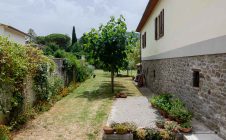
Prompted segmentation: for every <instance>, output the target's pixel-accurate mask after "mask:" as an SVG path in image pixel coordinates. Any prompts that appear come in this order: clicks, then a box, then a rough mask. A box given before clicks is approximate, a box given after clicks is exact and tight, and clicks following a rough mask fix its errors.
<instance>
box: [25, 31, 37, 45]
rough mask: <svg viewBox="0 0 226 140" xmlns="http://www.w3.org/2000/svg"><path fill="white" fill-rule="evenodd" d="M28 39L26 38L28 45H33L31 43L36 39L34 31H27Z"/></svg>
mask: <svg viewBox="0 0 226 140" xmlns="http://www.w3.org/2000/svg"><path fill="white" fill-rule="evenodd" d="M27 34H28V35H29V37H28V38H27V40H28V41H29V43H33V42H36V37H37V34H36V33H35V31H34V30H33V29H31V28H30V29H29V30H28V33H27Z"/></svg>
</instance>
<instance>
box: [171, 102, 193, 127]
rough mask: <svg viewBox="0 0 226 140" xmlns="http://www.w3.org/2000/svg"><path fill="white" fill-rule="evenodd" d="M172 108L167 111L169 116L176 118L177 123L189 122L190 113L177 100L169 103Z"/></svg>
mask: <svg viewBox="0 0 226 140" xmlns="http://www.w3.org/2000/svg"><path fill="white" fill-rule="evenodd" d="M171 102H172V106H171V109H170V110H169V115H170V116H172V117H174V118H176V119H177V120H178V121H180V122H182V123H184V122H187V121H191V119H192V113H191V112H189V111H188V110H187V109H186V107H185V105H184V103H183V102H181V101H180V100H179V99H174V100H172V101H171Z"/></svg>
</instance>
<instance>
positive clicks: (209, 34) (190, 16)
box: [141, 0, 226, 57]
mask: <svg viewBox="0 0 226 140" xmlns="http://www.w3.org/2000/svg"><path fill="white" fill-rule="evenodd" d="M162 9H165V34H164V37H162V38H161V39H159V40H157V41H156V40H155V37H154V34H155V31H154V27H155V25H154V23H155V22H154V20H155V17H157V16H158V15H159V13H160V11H161V10H162ZM144 32H147V47H146V48H145V49H142V57H148V56H153V55H157V54H161V53H163V52H167V51H170V50H173V49H177V48H181V47H184V46H187V45H190V44H194V43H197V42H200V41H204V40H209V39H212V38H216V37H220V36H223V35H226V0H160V1H159V3H158V4H157V6H156V7H155V9H154V11H153V13H152V15H151V16H150V17H149V19H148V21H147V23H146V25H145V26H144V27H143V29H142V31H141V33H142V34H143V33H144Z"/></svg>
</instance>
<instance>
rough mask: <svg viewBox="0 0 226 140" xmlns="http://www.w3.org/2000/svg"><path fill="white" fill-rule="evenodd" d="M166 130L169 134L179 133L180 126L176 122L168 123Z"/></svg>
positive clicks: (165, 126) (165, 125)
mask: <svg viewBox="0 0 226 140" xmlns="http://www.w3.org/2000/svg"><path fill="white" fill-rule="evenodd" d="M164 128H165V129H166V130H167V131H169V132H177V131H178V130H179V125H178V123H177V122H174V121H166V122H165V124H164Z"/></svg>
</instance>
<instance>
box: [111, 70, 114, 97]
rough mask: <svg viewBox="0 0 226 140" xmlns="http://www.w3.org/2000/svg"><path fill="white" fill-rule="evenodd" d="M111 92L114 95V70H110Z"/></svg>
mask: <svg viewBox="0 0 226 140" xmlns="http://www.w3.org/2000/svg"><path fill="white" fill-rule="evenodd" d="M111 92H112V93H114V70H113V69H112V70H111Z"/></svg>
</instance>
